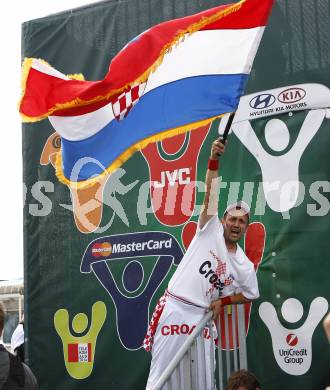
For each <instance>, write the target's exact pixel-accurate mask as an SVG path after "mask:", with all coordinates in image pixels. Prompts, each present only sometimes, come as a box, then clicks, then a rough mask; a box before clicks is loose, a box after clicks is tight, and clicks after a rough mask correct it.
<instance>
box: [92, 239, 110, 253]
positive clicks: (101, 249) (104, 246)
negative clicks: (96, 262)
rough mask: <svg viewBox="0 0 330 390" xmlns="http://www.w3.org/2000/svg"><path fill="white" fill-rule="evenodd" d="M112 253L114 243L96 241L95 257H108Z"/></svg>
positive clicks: (94, 247) (94, 246)
mask: <svg viewBox="0 0 330 390" xmlns="http://www.w3.org/2000/svg"><path fill="white" fill-rule="evenodd" d="M111 253H112V245H111V244H110V242H96V243H95V244H94V245H93V247H92V255H93V256H94V257H107V256H110V255H111Z"/></svg>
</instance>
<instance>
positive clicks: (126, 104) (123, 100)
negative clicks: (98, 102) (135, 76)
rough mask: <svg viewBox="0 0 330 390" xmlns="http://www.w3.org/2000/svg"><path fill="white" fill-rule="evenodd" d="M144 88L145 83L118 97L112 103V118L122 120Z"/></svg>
mask: <svg viewBox="0 0 330 390" xmlns="http://www.w3.org/2000/svg"><path fill="white" fill-rule="evenodd" d="M145 87H146V83H143V84H139V85H135V86H134V87H130V88H129V89H128V90H127V91H125V92H123V93H122V94H121V95H119V96H118V98H117V100H116V101H115V102H114V103H112V109H113V113H114V116H115V118H116V119H117V120H120V121H121V120H122V119H124V118H125V117H126V116H127V115H128V113H129V112H130V111H131V109H132V108H133V107H134V106H135V104H136V103H137V102H138V101H139V100H140V97H141V96H142V95H143V93H144V90H145Z"/></svg>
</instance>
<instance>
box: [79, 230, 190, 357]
mask: <svg viewBox="0 0 330 390" xmlns="http://www.w3.org/2000/svg"><path fill="white" fill-rule="evenodd" d="M104 247H106V250H103V248H104ZM110 248H111V250H110ZM151 256H155V257H157V259H156V261H155V263H154V266H153V269H152V272H151V274H150V276H149V279H148V280H147V282H146V284H145V287H144V288H143V291H140V292H139V293H137V291H138V290H139V289H140V286H141V285H142V284H143V282H144V277H145V274H144V268H143V264H144V261H145V260H144V258H148V257H151ZM182 257H183V250H182V248H181V246H180V244H179V243H178V241H177V239H176V238H175V237H174V236H173V235H171V234H170V233H166V232H153V231H149V232H148V231H146V232H137V233H128V234H117V235H111V236H106V237H101V238H98V239H96V240H94V241H92V242H91V243H90V244H89V245H88V246H87V248H86V250H85V253H84V255H83V258H82V262H81V267H80V270H81V272H82V273H84V274H89V273H91V272H92V273H93V274H94V275H95V277H96V278H97V280H98V281H99V282H100V283H101V285H102V286H103V287H104V288H105V290H106V291H107V293H108V294H109V295H110V297H111V298H112V301H113V303H114V305H115V308H116V313H117V316H116V317H117V318H116V322H117V332H118V337H119V339H120V342H121V343H122V345H123V347H124V348H126V349H129V350H135V349H139V348H141V347H142V342H143V339H144V336H145V334H146V331H147V328H148V320H149V311H150V310H153V307H150V303H151V300H152V298H153V296H154V294H155V292H156V291H157V289H158V287H159V285H160V284H161V283H162V281H163V280H164V278H165V277H166V275H167V274H168V272H169V271H170V269H171V266H172V265H178V264H179V263H180V261H181V259H182ZM124 259H126V260H127V259H131V260H129V262H128V263H127V265H126V266H125V268H124V270H123V272H122V284H123V288H124V290H125V292H126V293H125V292H123V291H122V290H121V289H120V288H119V287H118V285H117V282H116V280H115V278H114V276H113V274H112V273H111V270H110V268H109V267H108V264H107V263H109V262H113V261H115V262H117V261H120V260H124ZM132 281H133V282H132ZM132 323H134V327H132V326H131V324H132Z"/></svg>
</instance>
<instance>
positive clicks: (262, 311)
mask: <svg viewBox="0 0 330 390" xmlns="http://www.w3.org/2000/svg"><path fill="white" fill-rule="evenodd" d="M328 306H329V305H328V301H327V300H326V299H325V298H323V297H317V298H315V299H314V300H313V301H312V303H311V305H310V308H309V312H308V316H307V318H306V320H305V322H304V323H303V324H302V325H301V326H300V327H299V328H296V329H287V328H285V327H284V326H283V325H282V324H281V322H280V321H279V319H278V316H277V313H276V310H275V308H274V306H273V305H272V304H271V303H270V302H263V303H262V304H261V305H260V306H259V315H260V318H261V319H262V321H263V322H264V323H265V325H266V326H267V328H268V330H269V332H270V335H271V338H272V345H273V351H274V356H275V359H276V362H277V364H278V365H279V366H280V368H281V369H282V370H283V371H285V372H286V373H288V374H290V375H303V374H305V373H306V372H307V371H308V370H309V368H310V366H311V362H312V337H313V333H314V331H315V328H316V327H317V325H318V324H319V323H320V321H321V319H322V318H323V317H324V315H325V314H326V313H327V311H328ZM281 312H282V317H283V319H284V320H285V321H287V322H290V323H295V322H297V321H299V320H300V319H301V318H302V316H303V312H304V310H303V306H302V304H301V302H300V301H299V300H298V299H295V298H289V299H287V300H286V301H285V302H284V303H283V305H282V310H281Z"/></svg>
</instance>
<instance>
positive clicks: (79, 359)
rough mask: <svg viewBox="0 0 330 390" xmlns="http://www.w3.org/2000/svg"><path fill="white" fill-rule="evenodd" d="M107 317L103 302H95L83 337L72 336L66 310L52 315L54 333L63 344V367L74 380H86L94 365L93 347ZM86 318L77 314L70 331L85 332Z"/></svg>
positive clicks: (81, 314) (84, 315)
mask: <svg viewBox="0 0 330 390" xmlns="http://www.w3.org/2000/svg"><path fill="white" fill-rule="evenodd" d="M106 316H107V309H106V306H105V304H104V302H101V301H98V302H95V303H94V305H93V307H92V318H91V321H90V328H89V330H88V332H87V333H86V334H85V335H84V336H73V335H72V334H71V332H70V327H69V313H68V311H67V310H66V309H59V310H57V312H56V313H55V315H54V325H55V329H56V332H57V333H58V335H59V336H60V338H61V340H62V344H63V353H64V361H65V367H66V369H67V371H68V373H69V374H70V375H71V376H72V378H75V379H85V378H87V377H88V376H89V375H90V374H91V372H92V370H93V365H94V356H95V346H96V339H97V336H98V334H99V332H100V330H101V328H102V326H103V324H104V321H105V318H106ZM87 326H88V318H87V315H86V314H85V313H78V314H77V315H75V316H74V318H73V320H72V329H73V330H74V332H75V333H77V334H80V333H83V332H85V331H86V330H87Z"/></svg>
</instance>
